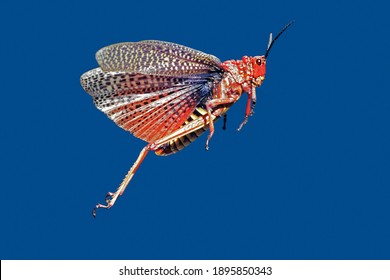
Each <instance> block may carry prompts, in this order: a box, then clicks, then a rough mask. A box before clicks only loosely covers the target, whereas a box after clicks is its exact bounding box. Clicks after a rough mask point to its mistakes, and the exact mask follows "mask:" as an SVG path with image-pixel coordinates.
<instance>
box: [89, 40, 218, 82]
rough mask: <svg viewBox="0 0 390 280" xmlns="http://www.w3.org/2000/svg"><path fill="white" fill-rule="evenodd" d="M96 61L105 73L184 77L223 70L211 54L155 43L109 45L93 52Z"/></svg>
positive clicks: (164, 43) (161, 42)
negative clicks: (116, 72)
mask: <svg viewBox="0 0 390 280" xmlns="http://www.w3.org/2000/svg"><path fill="white" fill-rule="evenodd" d="M96 60H97V61H98V63H99V66H100V68H101V69H102V70H103V71H105V72H107V71H126V72H128V73H131V74H146V75H152V74H153V75H163V76H187V75H193V74H201V73H209V72H216V71H217V72H218V71H221V70H222V69H221V68H220V66H219V65H220V64H221V61H220V60H219V59H218V58H216V57H215V56H213V55H209V54H206V53H203V52H201V51H198V50H194V49H191V48H188V47H185V46H182V45H179V44H175V43H169V42H163V41H156V40H149V41H140V42H128V43H119V44H114V45H110V46H108V47H105V48H102V49H100V50H99V51H98V52H97V53H96Z"/></svg>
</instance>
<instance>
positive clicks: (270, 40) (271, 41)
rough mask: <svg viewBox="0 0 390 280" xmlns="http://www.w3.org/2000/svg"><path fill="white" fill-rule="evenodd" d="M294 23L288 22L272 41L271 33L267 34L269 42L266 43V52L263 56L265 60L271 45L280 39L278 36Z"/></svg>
mask: <svg viewBox="0 0 390 280" xmlns="http://www.w3.org/2000/svg"><path fill="white" fill-rule="evenodd" d="M293 23H294V21H293V20H292V21H290V22H289V23H287V24H286V25H285V26H284V27H283V28H282V30H280V31H279V33H278V35H276V37H275V38H274V39H272V33H270V34H269V41H268V47H267V50H266V51H265V55H264V57H265V58H267V56H268V54H269V51H270V50H271V47H272V45H273V44H274V43H275V41H276V40H277V39H278V38H279V37H280V35H282V34H283V32H284V31H286V29H287V28H289V27H290V25H291V24H293Z"/></svg>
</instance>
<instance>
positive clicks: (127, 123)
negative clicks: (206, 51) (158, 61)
mask: <svg viewBox="0 0 390 280" xmlns="http://www.w3.org/2000/svg"><path fill="white" fill-rule="evenodd" d="M219 78H220V76H219V75H217V76H211V75H210V74H207V75H206V74H204V75H190V76H184V77H177V76H156V75H145V74H130V73H128V72H103V71H102V70H101V69H100V68H96V69H94V70H91V71H89V72H87V73H85V74H83V75H82V76H81V84H82V86H83V88H84V89H85V90H86V91H87V92H88V93H89V94H90V95H91V96H92V97H93V100H94V103H95V105H96V107H97V108H98V109H99V110H101V111H103V112H104V113H105V114H107V116H108V117H109V118H110V119H112V120H113V121H114V122H115V123H116V124H117V125H119V126H120V127H122V128H123V129H125V130H127V131H129V132H131V133H132V134H134V136H136V137H138V138H140V139H143V140H145V141H147V142H152V141H155V140H157V139H160V138H162V137H164V136H166V135H169V134H170V133H172V132H173V131H175V130H176V129H178V128H179V127H180V126H181V125H182V124H183V123H184V122H185V121H186V120H187V119H188V117H189V116H190V115H191V113H192V112H193V111H194V109H195V108H196V106H197V105H199V103H200V102H201V101H202V100H204V99H205V98H207V97H208V96H210V95H211V92H212V86H213V84H214V82H215V81H216V80H218V79H219Z"/></svg>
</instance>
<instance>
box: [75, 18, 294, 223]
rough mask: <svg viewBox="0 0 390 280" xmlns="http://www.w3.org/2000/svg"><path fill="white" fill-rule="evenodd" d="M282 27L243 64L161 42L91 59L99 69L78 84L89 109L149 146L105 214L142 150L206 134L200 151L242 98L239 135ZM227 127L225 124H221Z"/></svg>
mask: <svg viewBox="0 0 390 280" xmlns="http://www.w3.org/2000/svg"><path fill="white" fill-rule="evenodd" d="M291 24H292V22H290V23H289V24H287V25H286V26H285V27H284V28H283V29H282V30H281V31H280V32H279V34H278V35H277V36H276V37H275V38H274V39H272V33H271V34H270V39H269V43H268V47H267V50H266V52H265V55H262V56H254V57H250V56H244V57H243V58H242V60H227V61H225V62H222V63H221V61H220V60H219V59H218V58H216V57H215V56H213V55H209V54H205V53H203V52H200V51H197V50H194V49H191V48H188V47H185V46H181V45H178V44H174V43H168V42H162V41H140V42H136V43H120V44H114V45H111V46H108V47H105V48H103V49H101V50H99V51H98V52H97V53H96V59H97V61H98V63H99V66H100V67H98V68H95V69H93V70H90V71H88V72H86V73H84V74H83V75H82V76H81V79H80V80H81V85H82V87H83V88H84V90H85V91H86V92H88V93H89V94H90V95H91V96H92V98H93V101H94V103H95V105H96V107H97V108H98V109H99V110H101V111H102V112H104V113H105V114H107V115H108V117H109V118H110V119H112V120H113V121H114V122H115V123H116V124H117V125H119V126H120V127H122V128H123V129H125V130H127V131H129V132H130V133H132V134H133V135H134V136H135V137H137V138H140V139H142V140H145V141H146V142H148V145H146V147H144V148H143V149H142V151H141V153H140V154H139V156H138V158H137V160H136V161H135V163H134V165H133V166H132V167H131V169H130V170H129V172H128V173H127V175H126V177H125V178H124V180H123V182H122V183H121V184H120V186H119V188H118V189H117V191H116V192H114V193H111V192H109V193H108V194H107V195H106V203H107V204H106V205H104V204H100V203H99V204H97V205H96V207H95V208H94V210H93V211H92V214H93V216H94V217H96V210H97V209H98V208H106V209H108V208H111V207H112V206H113V205H114V204H115V201H116V200H117V199H118V197H119V196H121V195H122V194H123V192H124V191H125V189H126V187H127V185H128V184H129V182H130V180H131V179H132V178H133V176H134V174H135V172H136V171H137V169H138V167H139V166H140V165H141V163H142V161H143V159H144V158H145V156H146V155H147V153H148V152H149V151H154V152H155V153H156V154H157V155H170V154H173V153H176V152H178V151H180V150H181V149H184V148H185V147H186V146H188V145H189V144H191V143H192V142H193V141H195V140H196V139H197V138H198V137H199V136H200V135H201V134H202V133H203V132H205V131H206V130H207V129H210V132H209V134H208V137H207V140H206V150H208V147H209V142H210V139H211V137H212V136H213V134H214V122H215V121H216V120H217V119H219V118H220V117H221V116H226V115H225V113H226V111H227V110H228V109H229V108H230V106H232V105H233V104H234V103H235V102H236V101H237V100H238V99H239V98H240V97H241V95H242V94H243V93H244V92H246V93H247V94H248V101H247V105H246V110H245V117H244V120H243V122H242V123H241V125H240V126H239V128H238V130H240V129H241V128H242V126H243V125H244V124H246V123H247V121H248V117H249V116H251V115H253V113H254V112H253V110H254V107H255V105H256V87H259V86H260V85H261V84H262V83H263V81H264V79H265V72H266V59H267V56H268V54H269V51H270V49H271V47H272V45H273V43H274V42H275V41H276V39H278V38H279V36H280V35H281V34H282V33H283V32H284V31H285V30H286V29H287V28H288V27H289V26H290V25H291ZM225 121H226V119H225Z"/></svg>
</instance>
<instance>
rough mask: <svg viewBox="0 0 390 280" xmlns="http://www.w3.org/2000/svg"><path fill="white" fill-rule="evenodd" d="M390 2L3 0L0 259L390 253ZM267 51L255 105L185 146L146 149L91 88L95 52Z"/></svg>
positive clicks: (235, 111)
mask: <svg viewBox="0 0 390 280" xmlns="http://www.w3.org/2000/svg"><path fill="white" fill-rule="evenodd" d="M381 2H386V1H378V2H376V1H353V2H351V1H333V0H330V1H323V2H318V1H307V2H306V1H244V2H243V1H235V2H234V1H233V2H230V3H229V1H220V2H218V1H215V2H212V1H194V2H186V1H176V2H169V1H139V2H138V1H137V2H136V1H104V2H103V1H100V2H99V1H64V2H56V1H19V2H16V1H2V3H1V4H0V5H1V9H0V13H1V14H0V24H1V45H0V48H1V52H0V63H1V67H0V69H1V70H0V71H1V110H0V114H1V146H0V147H1V158H0V162H1V179H0V184H1V203H0V215H1V231H0V237H1V238H0V258H1V259H389V258H390V238H389V237H390V203H389V202H390V175H389V171H390V159H389V158H390V133H389V128H390V87H389V82H388V80H389V74H390V72H389V65H390V57H389V50H390V35H389V34H390V32H389V27H390V25H389V21H388V16H389V15H388V11H389V6H388V4H384V3H381ZM292 19H293V20H295V24H294V25H293V26H292V27H291V28H290V29H289V30H288V31H287V32H286V33H285V34H284V35H283V36H282V37H281V38H280V40H279V41H278V42H277V43H276V44H275V46H274V49H273V50H272V51H271V54H270V56H269V59H268V64H267V65H268V68H267V70H268V71H267V78H266V80H265V83H264V84H263V86H262V87H261V88H259V89H258V91H257V92H258V98H259V103H258V105H257V110H256V114H255V115H254V116H253V117H252V118H251V119H250V121H249V122H248V124H247V126H245V128H244V129H243V130H242V131H241V132H237V131H236V128H237V127H238V125H239V123H240V122H241V121H242V117H243V113H244V107H245V101H246V98H242V99H241V100H240V101H239V102H238V103H237V104H235V106H233V107H232V108H231V110H230V111H229V114H228V123H227V126H228V129H227V131H223V130H222V129H221V127H222V122H218V123H217V124H216V127H217V130H216V133H215V136H214V138H213V139H212V142H211V143H210V151H209V152H205V151H204V141H205V135H204V136H203V137H201V139H199V140H198V141H196V142H195V143H194V144H192V145H191V146H189V147H188V148H186V149H185V150H183V151H181V152H180V153H178V154H175V155H173V156H169V157H157V156H155V155H154V154H152V153H150V154H149V155H148V157H147V158H146V160H145V161H144V163H143V165H142V166H141V168H140V169H139V171H138V172H137V174H136V176H135V177H134V179H133V181H132V182H131V184H130V186H129V188H128V189H127V190H126V192H125V194H124V195H123V196H122V197H121V198H120V199H119V200H118V201H117V204H116V205H115V207H113V208H112V209H110V210H109V211H104V210H101V211H99V212H98V217H97V219H93V217H92V216H91V210H92V208H93V207H94V205H95V204H96V203H97V202H103V200H104V195H105V194H106V193H107V192H108V191H114V190H116V188H117V187H118V185H119V183H120V182H121V181H122V179H123V176H124V175H125V174H126V173H127V171H128V169H129V168H130V167H131V165H132V164H133V162H134V161H135V159H136V157H137V156H138V153H139V151H140V150H141V149H142V147H143V146H144V145H145V143H144V142H142V141H141V140H138V139H136V138H134V137H133V136H131V135H130V134H128V133H127V132H125V131H123V130H122V129H120V128H118V127H117V126H116V125H115V124H114V123H113V122H111V121H110V120H109V119H108V118H106V116H105V115H104V114H103V113H101V112H100V111H98V110H97V109H96V108H95V107H94V105H93V103H92V100H91V98H90V96H89V95H88V94H87V93H85V92H84V91H83V89H82V88H81V86H80V84H79V77H80V75H81V74H82V73H84V72H86V71H88V70H90V69H92V68H94V67H96V66H97V63H96V61H95V58H94V55H95V52H96V51H97V50H98V49H99V48H101V47H104V46H107V45H109V44H112V43H117V42H123V41H139V40H143V39H158V40H165V41H172V42H176V43H180V44H183V45H186V46H190V47H192V48H195V49H199V50H202V51H204V52H206V53H211V54H214V55H215V56H217V57H219V58H220V59H221V60H222V61H223V60H227V59H233V58H234V59H240V58H241V57H242V56H243V55H261V54H264V51H265V48H266V45H267V42H268V36H269V32H274V33H276V32H278V31H279V30H280V28H282V27H283V26H284V25H285V24H286V23H287V22H288V21H290V20H292Z"/></svg>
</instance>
